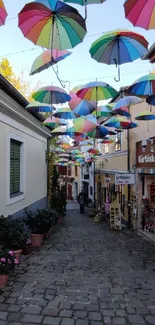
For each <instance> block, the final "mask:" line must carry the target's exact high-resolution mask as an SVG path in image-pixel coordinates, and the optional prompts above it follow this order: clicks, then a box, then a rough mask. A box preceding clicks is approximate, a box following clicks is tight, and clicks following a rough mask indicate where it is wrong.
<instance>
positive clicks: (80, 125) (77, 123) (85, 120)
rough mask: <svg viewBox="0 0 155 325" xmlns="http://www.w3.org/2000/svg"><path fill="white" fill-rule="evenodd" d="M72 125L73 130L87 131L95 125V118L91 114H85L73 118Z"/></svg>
mask: <svg viewBox="0 0 155 325" xmlns="http://www.w3.org/2000/svg"><path fill="white" fill-rule="evenodd" d="M73 125H74V129H75V131H77V132H81V133H87V132H90V131H92V130H93V129H94V128H95V127H96V125H97V120H96V119H95V118H94V117H93V116H92V115H87V116H84V117H79V118H77V119H75V120H73Z"/></svg>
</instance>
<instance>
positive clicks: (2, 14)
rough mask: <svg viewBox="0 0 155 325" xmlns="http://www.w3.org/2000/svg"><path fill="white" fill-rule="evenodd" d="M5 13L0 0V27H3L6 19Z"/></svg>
mask: <svg viewBox="0 0 155 325" xmlns="http://www.w3.org/2000/svg"><path fill="white" fill-rule="evenodd" d="M7 15H8V14H7V11H6V9H5V6H4V2H3V0H0V26H3V25H4V24H5V20H6V17H7Z"/></svg>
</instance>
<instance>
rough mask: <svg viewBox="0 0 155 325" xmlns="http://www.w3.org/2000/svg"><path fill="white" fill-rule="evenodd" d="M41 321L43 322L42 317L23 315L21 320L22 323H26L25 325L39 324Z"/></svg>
mask: <svg viewBox="0 0 155 325" xmlns="http://www.w3.org/2000/svg"><path fill="white" fill-rule="evenodd" d="M42 320H43V316H38V315H30V314H26V315H23V318H22V322H23V323H26V325H27V324H28V323H30V324H32V323H34V324H41V322H42Z"/></svg>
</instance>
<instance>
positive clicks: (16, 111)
mask: <svg viewBox="0 0 155 325" xmlns="http://www.w3.org/2000/svg"><path fill="white" fill-rule="evenodd" d="M27 104H28V102H27V101H26V100H25V99H24V98H23V97H22V96H21V95H20V94H19V93H18V92H17V91H16V90H15V89H14V88H13V87H12V86H11V85H10V84H9V83H8V82H7V81H6V80H5V79H4V78H3V77H2V76H1V75H0V156H1V159H0V184H1V191H0V213H1V214H2V215H4V216H8V215H13V216H22V214H23V209H24V208H25V207H29V208H30V209H31V210H33V211H34V210H36V209H37V208H44V207H46V206H47V162H46V151H47V142H48V139H49V137H50V130H49V129H47V128H45V127H43V126H42V123H41V122H42V121H41V116H39V115H35V116H33V115H32V114H30V113H29V112H27V111H26V110H25V107H26V105H27Z"/></svg>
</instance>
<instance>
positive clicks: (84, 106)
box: [69, 97, 96, 116]
mask: <svg viewBox="0 0 155 325" xmlns="http://www.w3.org/2000/svg"><path fill="white" fill-rule="evenodd" d="M69 106H70V107H71V109H72V110H73V112H74V113H75V114H76V115H79V116H85V115H89V114H91V113H92V112H93V111H94V110H95V108H96V103H95V102H92V101H88V100H82V99H81V98H78V97H73V98H72V99H71V100H70V102H69Z"/></svg>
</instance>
